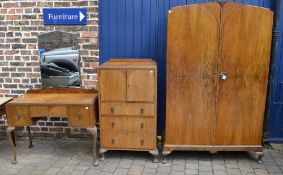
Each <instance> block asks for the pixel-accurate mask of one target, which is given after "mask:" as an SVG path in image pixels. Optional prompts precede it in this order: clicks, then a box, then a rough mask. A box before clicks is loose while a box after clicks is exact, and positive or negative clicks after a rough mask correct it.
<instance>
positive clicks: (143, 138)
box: [99, 59, 158, 161]
mask: <svg viewBox="0 0 283 175" xmlns="http://www.w3.org/2000/svg"><path fill="white" fill-rule="evenodd" d="M156 77H157V68H156V62H154V61H153V60H150V59H111V60H110V61H108V62H106V63H104V64H102V65H101V66H100V67H99V92H100V94H99V97H100V98H99V106H100V128H101V132H100V140H101V149H100V153H101V154H102V159H103V158H104V153H105V152H106V151H107V150H135V151H149V152H150V153H151V154H153V155H154V157H155V159H154V161H157V155H158V151H157V148H156V112H157V111H156V101H157V100H156V99H157V96H156V95H157V93H156V92H157V78H156Z"/></svg>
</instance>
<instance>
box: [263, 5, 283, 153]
mask: <svg viewBox="0 0 283 175" xmlns="http://www.w3.org/2000/svg"><path fill="white" fill-rule="evenodd" d="M280 1H281V0H275V3H274V18H273V30H272V47H271V57H270V67H269V81H268V87H267V99H266V106H265V109H266V110H265V115H264V127H263V140H262V144H263V146H264V147H265V148H271V145H270V143H269V131H270V113H271V106H272V95H273V88H274V73H275V67H276V65H275V62H276V56H277V51H278V48H277V47H278V40H279V37H280V31H279V30H280V29H279V16H280Z"/></svg>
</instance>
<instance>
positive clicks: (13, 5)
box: [3, 2, 19, 8]
mask: <svg viewBox="0 0 283 175" xmlns="http://www.w3.org/2000/svg"><path fill="white" fill-rule="evenodd" d="M3 7H4V8H11V7H19V3H18V2H4V3H3Z"/></svg>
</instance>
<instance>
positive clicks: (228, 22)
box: [163, 2, 273, 160]
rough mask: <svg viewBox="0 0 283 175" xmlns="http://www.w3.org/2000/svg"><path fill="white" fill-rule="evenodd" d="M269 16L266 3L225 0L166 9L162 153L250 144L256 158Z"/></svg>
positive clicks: (259, 148) (259, 149)
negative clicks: (165, 82) (223, 1)
mask: <svg viewBox="0 0 283 175" xmlns="http://www.w3.org/2000/svg"><path fill="white" fill-rule="evenodd" d="M272 21H273V13H272V11H270V10H269V9H265V8H261V7H255V6H250V5H243V4H239V3H233V2H226V3H219V2H212V3H203V4H195V5H189V6H182V7H176V8H173V9H171V10H170V11H169V13H168V30H167V90H166V95H167V97H166V129H165V145H164V150H163V155H164V156H166V155H168V154H169V153H170V152H171V151H173V150H197V151H210V152H217V151H254V152H257V153H258V155H259V160H260V159H261V158H262V156H263V154H262V150H263V148H262V145H261V142H262V129H263V119H264V110H265V100H266V91H267V83H268V73H269V61H270V49H271V39H272Z"/></svg>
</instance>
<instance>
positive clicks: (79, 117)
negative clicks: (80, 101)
mask: <svg viewBox="0 0 283 175" xmlns="http://www.w3.org/2000/svg"><path fill="white" fill-rule="evenodd" d="M77 120H79V121H80V120H81V114H80V113H78V115H77Z"/></svg>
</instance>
